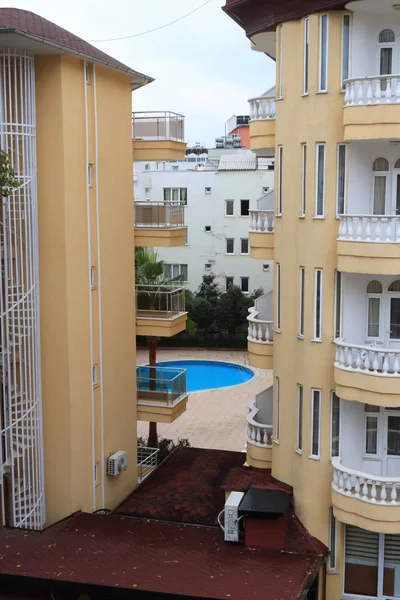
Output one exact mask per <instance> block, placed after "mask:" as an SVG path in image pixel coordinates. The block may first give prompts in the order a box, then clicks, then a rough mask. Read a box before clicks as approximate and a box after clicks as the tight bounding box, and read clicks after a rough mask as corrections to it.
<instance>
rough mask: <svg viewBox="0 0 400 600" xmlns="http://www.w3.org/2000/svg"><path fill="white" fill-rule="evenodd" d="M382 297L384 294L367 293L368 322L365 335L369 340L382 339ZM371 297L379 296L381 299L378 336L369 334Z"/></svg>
mask: <svg viewBox="0 0 400 600" xmlns="http://www.w3.org/2000/svg"><path fill="white" fill-rule="evenodd" d="M382 297H383V294H368V293H367V323H366V327H367V330H366V332H365V337H366V339H367V340H374V341H377V340H380V339H381V332H382V329H383V328H382V312H383V311H382ZM370 298H377V299H378V300H379V323H378V335H377V336H372V335H369V334H368V325H369V300H370Z"/></svg>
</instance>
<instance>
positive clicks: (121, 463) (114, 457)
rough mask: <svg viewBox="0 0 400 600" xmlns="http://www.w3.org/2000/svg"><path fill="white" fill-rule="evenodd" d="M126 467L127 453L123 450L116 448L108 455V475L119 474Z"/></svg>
mask: <svg viewBox="0 0 400 600" xmlns="http://www.w3.org/2000/svg"><path fill="white" fill-rule="evenodd" d="M127 468H128V453H127V452H124V451H123V450H118V452H115V453H114V454H111V456H109V457H108V461H107V473H108V474H109V475H119V474H120V473H122V471H126V470H127Z"/></svg>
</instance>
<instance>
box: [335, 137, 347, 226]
mask: <svg viewBox="0 0 400 600" xmlns="http://www.w3.org/2000/svg"><path fill="white" fill-rule="evenodd" d="M346 162H347V146H346V144H339V145H338V154H337V189H336V216H337V217H338V216H339V215H343V214H344V213H345V196H346Z"/></svg>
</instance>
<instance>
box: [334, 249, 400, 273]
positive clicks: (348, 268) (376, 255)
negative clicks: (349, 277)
mask: <svg viewBox="0 0 400 600" xmlns="http://www.w3.org/2000/svg"><path fill="white" fill-rule="evenodd" d="M337 252H338V269H339V271H343V272H344V273H376V274H377V275H398V271H399V259H400V248H399V244H394V243H392V244H391V243H386V242H385V243H384V244H382V243H377V242H375V243H374V242H345V241H338V243H337Z"/></svg>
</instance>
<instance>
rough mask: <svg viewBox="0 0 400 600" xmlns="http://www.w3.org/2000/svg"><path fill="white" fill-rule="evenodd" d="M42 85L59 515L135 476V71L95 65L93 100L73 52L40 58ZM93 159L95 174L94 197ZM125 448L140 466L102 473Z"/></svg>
mask: <svg viewBox="0 0 400 600" xmlns="http://www.w3.org/2000/svg"><path fill="white" fill-rule="evenodd" d="M85 88H86V92H87V96H86V102H85ZM36 89H37V98H36V103H37V159H38V206H39V262H40V285H41V290H40V292H41V298H40V302H41V305H40V308H41V344H42V385H43V413H44V453H45V456H44V461H45V480H46V510H47V522H48V523H52V522H54V521H57V520H58V519H61V518H63V517H65V516H67V515H69V514H70V513H71V512H73V511H75V510H79V509H81V510H86V511H89V512H90V511H91V510H93V509H100V508H103V506H102V484H103V483H104V495H105V502H104V505H105V506H106V507H107V508H112V507H113V505H115V503H116V502H117V501H118V500H122V498H123V497H124V495H126V493H127V491H128V490H129V489H130V488H131V487H132V486H133V485H135V484H136V478H137V472H136V436H135V431H136V402H135V369H134V368H133V365H135V364H136V360H135V337H134V335H135V321H134V305H133V281H134V270H133V269H134V268H133V253H134V240H133V227H132V224H133V203H132V197H133V190H132V185H133V184H132V160H131V147H132V146H131V144H132V140H131V127H130V123H131V91H130V81H129V76H127V75H124V74H120V73H118V74H117V73H114V72H113V71H111V70H110V69H105V68H101V67H97V69H96V92H97V98H96V102H95V90H94V85H86V84H85V82H84V63H83V61H81V60H80V59H78V58H75V57H71V56H41V57H37V58H36ZM95 106H96V107H97V120H98V126H97V132H98V140H97V141H98V165H96V135H95ZM85 107H87V108H85ZM86 114H87V119H86ZM110 115H112V118H110ZM86 122H87V125H88V138H87V139H88V143H87V144H86ZM86 152H88V157H87V155H86ZM88 161H89V162H90V163H92V164H93V179H94V183H93V188H92V189H90V192H89V196H88V197H87V193H86V192H87V187H86V173H87V162H88ZM96 172H97V173H98V178H99V179H98V187H97V185H96ZM113 173H114V175H113ZM96 190H97V192H98V194H97V196H96ZM87 200H89V218H90V228H89V231H90V237H91V243H90V250H91V254H92V259H91V264H92V265H93V266H95V269H96V273H97V276H98V274H99V270H100V266H101V275H102V279H101V303H102V313H101V315H100V306H99V297H100V296H99V294H100V288H99V285H97V286H96V289H95V290H92V291H91V290H90V289H89V259H88V256H89V254H88V253H89V246H88V210H87V209H88V207H87ZM97 205H98V206H97ZM97 217H98V218H99V233H100V237H99V240H100V241H99V243H100V258H101V261H100V262H99V253H98V237H97ZM90 299H91V308H92V310H91V311H90ZM90 312H91V313H92V314H90ZM100 325H101V327H100ZM91 331H92V336H91V335H90V332H91ZM101 335H102V350H103V353H102V358H103V385H102V386H101V385H100V386H98V387H96V388H95V389H94V390H93V394H92V389H93V388H92V359H91V350H92V354H93V363H94V364H99V365H100V362H101V361H100V359H101V344H100V340H101ZM102 416H103V423H104V436H103V435H102V433H103V432H102V427H101V421H102ZM119 449H121V450H127V451H128V453H129V463H130V466H131V468H130V469H128V471H127V472H126V473H123V474H122V475H121V476H120V477H116V478H113V480H110V479H109V478H108V477H107V476H104V480H103V479H102V466H104V468H105V465H106V459H107V456H108V454H110V453H112V452H114V451H115V450H119ZM93 456H94V461H95V462H96V463H98V482H99V486H97V487H96V489H95V491H94V490H93V473H94V464H93Z"/></svg>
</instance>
